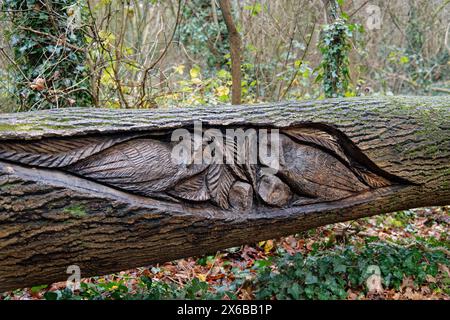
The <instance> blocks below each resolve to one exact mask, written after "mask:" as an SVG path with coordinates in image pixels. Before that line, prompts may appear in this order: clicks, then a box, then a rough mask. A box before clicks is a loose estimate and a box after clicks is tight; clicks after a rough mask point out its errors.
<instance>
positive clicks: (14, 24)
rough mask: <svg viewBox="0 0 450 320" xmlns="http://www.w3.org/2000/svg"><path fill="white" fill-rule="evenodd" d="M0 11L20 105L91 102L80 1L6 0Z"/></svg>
mask: <svg viewBox="0 0 450 320" xmlns="http://www.w3.org/2000/svg"><path fill="white" fill-rule="evenodd" d="M3 11H4V12H5V15H4V18H5V19H7V20H8V21H9V22H10V24H11V29H10V30H5V31H4V34H5V36H6V38H7V40H8V41H9V43H10V45H11V47H12V48H13V57H11V61H13V63H12V64H11V72H12V73H13V74H14V83H15V91H16V92H15V96H16V97H17V99H18V100H19V103H20V109H22V110H30V109H48V108H55V107H56V108H57V107H68V106H89V105H91V103H92V99H91V95H90V91H89V83H90V81H89V73H88V70H87V68H86V66H85V60H86V55H85V52H86V41H85V35H84V32H83V31H84V30H83V28H84V27H83V24H82V22H83V5H82V3H81V2H79V1H78V0H47V1H39V0H5V1H3Z"/></svg>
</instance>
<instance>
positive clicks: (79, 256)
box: [0, 97, 450, 291]
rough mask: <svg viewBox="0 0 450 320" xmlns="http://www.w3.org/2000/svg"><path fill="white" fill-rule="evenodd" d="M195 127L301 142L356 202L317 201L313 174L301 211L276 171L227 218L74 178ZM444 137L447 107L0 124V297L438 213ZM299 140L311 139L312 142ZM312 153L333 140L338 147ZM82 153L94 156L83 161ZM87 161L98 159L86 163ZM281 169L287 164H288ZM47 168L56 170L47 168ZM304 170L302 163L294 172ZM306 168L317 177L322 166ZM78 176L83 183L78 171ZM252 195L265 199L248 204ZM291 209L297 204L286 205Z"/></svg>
mask: <svg viewBox="0 0 450 320" xmlns="http://www.w3.org/2000/svg"><path fill="white" fill-rule="evenodd" d="M195 121H202V123H203V126H204V127H207V128H222V129H224V128H236V127H246V128H271V129H274V128H278V129H279V130H280V132H282V134H284V138H283V139H284V140H285V141H287V143H288V144H287V146H289V148H291V147H297V142H298V141H302V139H303V141H304V143H305V144H304V145H303V144H302V143H299V144H298V145H299V148H301V149H299V150H303V151H304V152H305V153H304V154H305V155H306V154H314V157H316V156H317V157H325V158H324V159H327V161H328V162H327V163H328V164H330V166H329V167H319V169H320V170H318V171H319V172H321V171H326V170H328V169H330V168H333V170H334V171H340V170H347V169H345V168H348V170H350V169H351V170H354V172H356V171H357V172H358V174H356V173H355V174H353V173H346V175H352V178H349V179H357V180H355V181H354V183H353V182H352V185H354V186H355V188H356V186H359V185H361V189H358V190H362V191H358V192H350V194H351V196H343V195H342V192H341V191H342V190H340V189H339V190H338V189H335V188H331V189H330V188H329V189H327V190H328V191H327V192H326V195H325V196H324V197H323V198H321V193H320V192H321V190H322V189H321V188H324V187H326V186H325V185H331V184H332V183H333V182H334V181H332V180H333V179H331V178H330V177H331V175H330V173H327V174H326V175H323V176H322V175H320V174H316V175H317V181H315V184H314V185H313V184H311V185H310V186H308V187H306V189H307V190H304V191H305V194H308V195H309V196H308V198H299V199H297V200H296V199H293V198H292V197H294V196H295V195H289V197H288V198H286V197H283V196H285V195H286V193H285V192H284V191H283V190H284V188H286V186H285V185H284V184H286V185H287V186H288V188H290V189H291V190H294V189H293V186H296V185H297V181H296V179H297V178H296V177H297V176H295V175H293V172H294V173H295V171H292V172H290V171H286V172H283V171H282V170H281V171H280V172H281V173H280V174H279V175H278V178H276V179H275V178H274V177H273V176H272V177H270V178H267V176H264V177H263V178H262V179H260V180H259V182H258V181H257V182H256V183H252V182H251V181H250V180H251V179H249V181H250V182H248V183H247V182H245V181H237V182H235V183H234V184H231V183H230V197H233V198H230V201H229V202H230V204H231V206H233V204H235V203H236V204H237V207H236V208H237V209H236V208H234V207H233V208H229V209H227V208H225V207H223V206H221V205H220V202H216V203H213V202H212V200H214V199H211V201H210V200H208V201H206V202H201V201H200V202H192V201H185V200H180V199H178V201H171V200H168V199H164V198H158V197H153V196H150V195H146V194H144V193H140V192H132V191H130V190H126V189H127V188H126V186H125V187H116V186H115V185H114V184H110V183H108V181H107V180H101V179H99V178H98V176H95V177H94V176H89V175H88V174H87V173H86V169H85V168H86V164H85V163H86V161H87V163H88V164H89V163H90V164H91V165H92V163H93V162H92V161H94V160H90V159H95V161H97V162H98V161H101V160H104V159H108V157H109V156H111V154H112V155H113V156H117V153H114V152H115V148H118V150H121V152H125V151H124V150H125V148H126V147H127V146H133V147H134V148H137V146H139V144H138V143H141V141H144V140H145V139H144V138H142V137H141V134H152V135H153V136H152V139H156V138H153V137H155V136H156V137H159V136H160V135H161V136H163V134H164V133H165V132H172V131H173V130H175V129H177V128H191V127H192V126H193V124H194V122H195ZM449 129H450V99H449V98H447V97H435V98H431V97H391V98H354V99H345V100H344V99H333V100H324V101H310V102H286V103H276V104H264V105H254V106H223V107H220V108H218V107H215V108H211V107H206V106H205V107H195V108H183V109H176V108H173V109H163V110H152V111H143V110H110V109H58V110H49V111H37V112H27V113H18V114H4V115H0V291H6V290H11V289H15V288H19V287H25V286H32V285H40V284H48V283H52V282H55V281H61V280H65V279H67V276H68V275H67V274H66V268H67V267H68V266H69V265H78V266H80V268H81V274H82V276H83V277H87V276H93V275H101V274H107V273H112V272H116V271H120V270H125V269H128V268H133V267H138V266H146V265H150V264H153V263H158V262H164V261H170V260H173V259H178V258H182V257H188V256H195V255H202V254H206V253H212V252H214V251H216V250H220V249H224V248H228V247H232V246H237V245H242V244H245V243H254V242H256V241H259V240H265V239H270V238H276V237H280V236H284V235H289V234H293V233H296V232H300V231H303V230H308V229H310V228H315V227H318V226H322V225H326V224H330V223H335V222H340V221H347V220H353V219H358V218H361V217H366V216H371V215H376V214H381V213H387V212H392V211H396V210H405V209H409V208H415V207H422V206H435V205H447V204H450V179H449V177H450V130H449ZM309 132H314V139H313V138H312V136H311V135H309ZM136 136H137V137H139V138H136ZM103 137H108V138H107V140H102V139H103ZM323 137H325V138H323ZM329 137H332V138H329ZM294 138H295V139H294ZM335 138H336V139H335ZM99 139H100V140H99ZM158 139H159V138H158ZM326 139H329V140H326ZM333 139H335V140H333ZM97 140H99V141H102V142H101V144H98V143H97ZM163 140H164V139H162V138H161V139H160V140H158V141H163ZM79 141H82V142H84V143H81V145H83V148H82V151H80V152H79V153H77V154H75V153H73V152H72V153H67V154H65V156H64V158H49V157H42V156H41V157H40V158H39V157H37V155H32V154H31V153H30V152H31V151H30V150H34V152H37V151H39V150H43V149H51V148H53V147H55V146H59V145H63V147H64V148H66V147H67V145H70V146H71V147H72V146H76V145H77V143H79ZM104 141H107V143H106V142H104ZM293 141H294V142H293ZM324 141H337V142H338V147H336V145H334V144H332V143H327V142H324ZM47 142H50V143H47ZM40 143H41V144H40ZM42 143H43V144H42ZM89 143H97V144H96V145H95V146H96V147H95V148H91V147H90V145H89ZM133 143H135V145H133ZM158 143H161V144H163V142H158ZM55 148H56V147H55ZM308 148H311V150H310V149H308ZM93 149H95V152H97V153H96V155H92V156H86V154H87V153H94V151H92V150H93ZM325 149H327V150H328V151H327V152H322V151H324V150H325ZM11 150H15V152H12V151H11ZM23 150H26V151H27V152H28V154H27V155H24V154H23V153H21V152H22V151H23ZM330 150H331V151H330ZM311 152H312V153H311ZM314 152H315V153H314ZM302 154H303V153H302ZM331 154H332V155H333V157H331ZM285 156H286V157H285V158H286V159H285V162H286V163H289V161H290V159H291V158H289V156H292V154H290V153H286V155H285ZM83 157H84V158H83ZM344 158H348V159H350V160H349V162H346V161H344V160H343V159H344ZM55 159H56V160H58V161H59V163H61V161H62V162H64V166H63V165H59V166H58V165H56V164H55V163H56V162H55V161H56V160H55ZM74 159H75V160H74ZM79 159H82V160H79ZM334 159H340V160H339V161H338V160H336V161H335V162H333V161H334ZM89 161H91V162H89ZM307 161H310V159H309V158H307V157H306V156H305V158H302V161H299V164H301V163H303V162H307ZM308 163H309V162H308ZM311 163H312V165H313V166H315V165H317V166H320V163H321V162H317V163H316V162H311ZM294 164H295V163H294ZM258 165H260V164H258ZM331 165H333V167H331ZM363 167H364V168H363ZM80 168H81V169H83V170H85V171H77V170H81V169H80ZM341 168H342V169H341ZM358 168H359V169H358ZM121 169H123V168H121ZM355 170H356V171H355ZM211 172H214V171H211ZM312 172H315V171H312ZM349 172H350V171H349ZM309 173H310V171H303V172H302V174H309ZM331 173H333V172H332V171H331ZM142 174H144V173H142ZM196 174H197V173H196ZM343 176H344V175H342V176H339V177H337V178H336V179H341V178H340V177H343ZM292 177H294V178H292ZM321 179H325V180H326V179H328V180H329V183H323V182H321V181H322V180H321ZM221 180H226V179H221ZM183 181H185V180H183ZM336 181H337V180H336ZM350 181H351V180H350ZM325 182H327V181H325ZM253 185H255V187H254V188H253V187H252V186H253ZM277 185H278V186H277ZM183 186H184V187H185V185H182V186H181V187H183ZM174 188H175V189H176V190H182V188H181V189H177V188H180V185H176V186H175V187H174ZM133 190H134V189H133ZM261 190H263V191H261ZM274 190H275V191H274ZM276 190H282V191H281V193H280V191H276ZM296 190H297V189H296ZM138 191H140V190H138ZM170 192H171V191H170V190H169V193H170ZM177 192H178V193H180V192H181V191H177ZM258 192H260V194H262V195H263V196H261V197H259V198H258V197H257V194H258ZM277 192H278V193H277ZM294 193H295V192H292V194H294ZM213 195H214V194H213ZM311 195H312V196H311ZM334 195H336V197H332V196H334ZM328 196H329V197H330V198H327V197H328ZM240 197H242V198H240ZM249 197H253V201H249V200H251V199H250V198H249ZM205 199H206V198H205ZM264 199H271V200H270V201H273V204H267V203H264ZM280 199H281V200H280ZM321 199H322V200H323V201H322V200H321ZM294 200H296V201H297V202H299V203H300V205H294V204H293V203H294ZM267 201H269V200H267ZM280 201H281V204H280ZM286 203H288V204H287V205H286Z"/></svg>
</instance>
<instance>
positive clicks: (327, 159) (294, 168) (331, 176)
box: [279, 135, 370, 200]
mask: <svg viewBox="0 0 450 320" xmlns="http://www.w3.org/2000/svg"><path fill="white" fill-rule="evenodd" d="M281 142H282V143H281V145H282V149H283V151H282V153H283V156H284V163H283V164H282V165H281V169H280V171H279V176H280V177H281V178H282V180H284V181H285V182H286V183H287V184H288V185H289V186H290V187H291V188H293V189H294V190H295V191H296V192H298V193H299V194H301V195H305V196H310V197H319V198H322V199H324V200H326V199H328V200H333V199H340V198H345V197H348V196H351V195H353V194H355V193H357V192H362V191H365V190H368V189H370V187H369V186H367V185H365V184H364V183H363V182H361V181H360V180H359V179H358V177H357V176H356V175H355V174H354V173H353V172H352V171H351V170H350V169H349V168H348V167H347V166H345V165H344V164H343V163H342V162H341V161H340V160H338V159H337V158H336V157H335V156H333V155H332V154H330V153H327V152H324V151H322V150H320V149H318V148H315V147H313V146H309V145H304V144H298V143H296V142H294V141H292V140H291V139H290V138H288V137H287V136H283V135H281Z"/></svg>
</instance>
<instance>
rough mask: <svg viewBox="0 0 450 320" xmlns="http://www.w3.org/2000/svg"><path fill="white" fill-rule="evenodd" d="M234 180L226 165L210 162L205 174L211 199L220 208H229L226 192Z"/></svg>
mask: <svg viewBox="0 0 450 320" xmlns="http://www.w3.org/2000/svg"><path fill="white" fill-rule="evenodd" d="M235 181H236V178H235V177H234V175H233V174H232V172H231V170H230V169H229V168H228V166H227V165H223V164H211V165H210V167H209V169H208V173H207V175H206V182H207V185H208V190H209V193H210V195H211V200H212V201H213V202H214V203H216V204H217V205H218V206H219V207H221V208H222V209H229V207H230V205H229V203H228V193H229V192H230V189H231V186H232V185H233V183H234V182H235Z"/></svg>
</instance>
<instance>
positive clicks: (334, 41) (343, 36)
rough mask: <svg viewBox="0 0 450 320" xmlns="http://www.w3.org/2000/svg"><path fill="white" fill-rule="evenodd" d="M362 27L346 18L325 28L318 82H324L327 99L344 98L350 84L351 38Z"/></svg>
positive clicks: (321, 44)
mask: <svg viewBox="0 0 450 320" xmlns="http://www.w3.org/2000/svg"><path fill="white" fill-rule="evenodd" d="M356 31H359V32H362V31H363V29H362V26H360V25H358V24H350V23H348V22H347V20H346V19H345V18H337V19H336V20H335V21H334V22H333V23H331V24H327V25H325V26H324V27H323V30H322V33H321V38H320V42H319V50H320V53H321V54H322V61H321V63H320V65H319V67H318V70H317V71H318V76H317V78H316V82H320V81H322V86H323V91H324V93H325V96H326V97H327V98H334V97H343V96H345V95H346V94H347V92H348V88H349V82H350V69H349V52H350V49H351V38H352V37H353V35H354V33H355V32H356Z"/></svg>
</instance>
